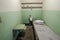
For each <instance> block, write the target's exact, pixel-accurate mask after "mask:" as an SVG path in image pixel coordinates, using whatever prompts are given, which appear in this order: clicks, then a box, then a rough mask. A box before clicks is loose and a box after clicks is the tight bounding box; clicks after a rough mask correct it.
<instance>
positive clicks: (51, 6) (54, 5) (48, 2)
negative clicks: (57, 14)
mask: <svg viewBox="0 0 60 40" xmlns="http://www.w3.org/2000/svg"><path fill="white" fill-rule="evenodd" d="M43 3H44V4H43V9H45V10H60V0H44V1H43Z"/></svg>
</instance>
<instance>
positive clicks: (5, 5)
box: [0, 0, 21, 12]
mask: <svg viewBox="0 0 60 40" xmlns="http://www.w3.org/2000/svg"><path fill="white" fill-rule="evenodd" d="M20 9H21V6H20V0H0V12H6V11H18V10H20Z"/></svg>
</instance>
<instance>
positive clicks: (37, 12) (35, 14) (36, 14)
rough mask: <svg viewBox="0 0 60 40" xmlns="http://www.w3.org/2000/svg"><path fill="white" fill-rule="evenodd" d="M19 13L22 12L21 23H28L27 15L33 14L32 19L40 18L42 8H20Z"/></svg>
mask: <svg viewBox="0 0 60 40" xmlns="http://www.w3.org/2000/svg"><path fill="white" fill-rule="evenodd" d="M21 13H22V20H23V23H29V21H28V18H29V15H32V16H33V19H34V20H35V19H41V17H42V15H41V13H42V10H39V9H37V10H27V9H22V10H21Z"/></svg>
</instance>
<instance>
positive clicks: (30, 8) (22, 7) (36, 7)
mask: <svg viewBox="0 0 60 40" xmlns="http://www.w3.org/2000/svg"><path fill="white" fill-rule="evenodd" d="M22 8H23V9H33V8H42V7H22Z"/></svg>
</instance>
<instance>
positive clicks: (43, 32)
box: [34, 24, 60, 40]
mask: <svg viewBox="0 0 60 40" xmlns="http://www.w3.org/2000/svg"><path fill="white" fill-rule="evenodd" d="M34 28H35V31H36V34H37V36H38V38H39V40H60V37H59V36H58V35H56V34H55V33H54V32H53V31H52V30H51V29H50V28H49V27H47V26H46V25H39V24H37V25H36V24H34Z"/></svg>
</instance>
